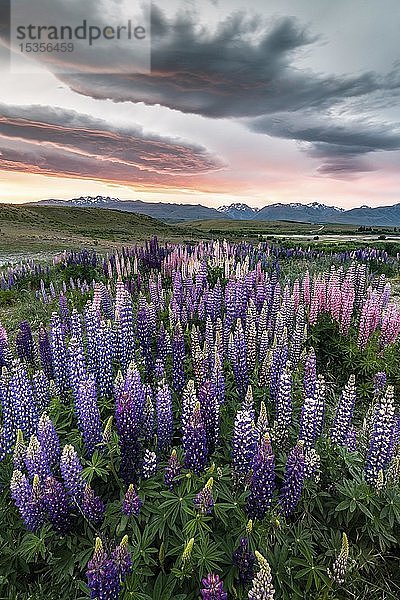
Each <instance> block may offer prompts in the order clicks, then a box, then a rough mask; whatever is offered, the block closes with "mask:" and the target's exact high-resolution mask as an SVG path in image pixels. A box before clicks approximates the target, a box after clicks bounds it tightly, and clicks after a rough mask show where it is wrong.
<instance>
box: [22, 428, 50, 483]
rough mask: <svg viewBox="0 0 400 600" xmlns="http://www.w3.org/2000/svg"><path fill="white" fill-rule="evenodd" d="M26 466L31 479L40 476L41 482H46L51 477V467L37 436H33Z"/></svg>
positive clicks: (27, 450)
mask: <svg viewBox="0 0 400 600" xmlns="http://www.w3.org/2000/svg"><path fill="white" fill-rule="evenodd" d="M25 466H26V470H27V471H28V475H29V477H30V478H31V479H33V477H34V476H35V475H38V476H39V478H40V480H44V479H45V478H46V477H47V475H50V465H49V462H48V460H47V455H46V453H45V452H44V451H43V449H42V446H41V444H40V442H39V440H38V439H37V437H36V436H35V435H31V439H30V440H29V445H28V448H27V449H26V453H25Z"/></svg>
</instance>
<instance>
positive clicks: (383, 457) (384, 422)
mask: <svg viewBox="0 0 400 600" xmlns="http://www.w3.org/2000/svg"><path fill="white" fill-rule="evenodd" d="M394 414H395V406H394V388H393V386H388V388H387V391H386V394H385V395H384V396H383V397H382V399H381V401H380V403H379V404H378V405H377V407H376V409H375V414H374V424H373V430H372V435H371V440H370V445H369V450H368V455H367V462H366V465H365V471H364V474H365V479H366V480H367V482H368V483H370V484H371V485H375V484H376V480H377V477H378V473H379V471H380V470H381V469H382V470H384V469H385V468H386V467H387V465H388V464H389V462H390V459H391V458H392V452H393V446H394V441H393V435H394V425H395V422H394Z"/></svg>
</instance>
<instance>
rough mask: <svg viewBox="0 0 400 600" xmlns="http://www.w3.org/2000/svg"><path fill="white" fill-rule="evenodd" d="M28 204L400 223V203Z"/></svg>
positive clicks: (178, 217) (157, 214) (181, 218)
mask: <svg viewBox="0 0 400 600" xmlns="http://www.w3.org/2000/svg"><path fill="white" fill-rule="evenodd" d="M29 206H58V207H79V208H86V207H90V208H102V209H112V210H119V211H124V212H129V213H140V214H142V215H147V216H150V217H154V218H155V219H158V220H159V221H163V222H164V223H184V222H186V221H204V220H207V221H209V220H212V219H215V220H219V219H221V218H222V219H229V220H231V219H234V220H241V221H243V220H246V221H247V220H249V221H294V222H296V223H316V224H324V223H333V224H335V223H337V224H349V225H365V226H391V227H399V226H400V203H399V204H394V205H392V206H381V207H378V208H371V207H369V206H361V207H360V208H352V209H350V210H344V209H343V208H337V207H335V206H327V205H325V204H321V203H319V202H310V203H308V204H302V203H300V202H291V203H290V204H283V203H281V202H279V203H275V204H268V205H267V206H264V207H263V208H253V207H251V206H248V205H247V204H241V203H233V204H230V205H228V206H221V207H219V208H217V209H216V208H210V207H208V206H203V205H202V204H178V203H171V202H143V201H142V200H119V199H118V198H110V197H109V196H81V197H80V198H73V199H72V200H56V199H49V200H40V201H39V202H35V203H30V204H29Z"/></svg>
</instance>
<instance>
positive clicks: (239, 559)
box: [232, 538, 256, 585]
mask: <svg viewBox="0 0 400 600" xmlns="http://www.w3.org/2000/svg"><path fill="white" fill-rule="evenodd" d="M232 562H233V564H234V565H235V567H237V569H238V572H239V581H240V583H241V584H242V585H247V584H248V583H250V581H252V579H253V576H254V563H255V562H256V557H255V554H254V552H252V551H251V550H250V548H249V540H248V538H241V540H240V546H239V548H237V549H236V550H235V552H234V553H233V556H232Z"/></svg>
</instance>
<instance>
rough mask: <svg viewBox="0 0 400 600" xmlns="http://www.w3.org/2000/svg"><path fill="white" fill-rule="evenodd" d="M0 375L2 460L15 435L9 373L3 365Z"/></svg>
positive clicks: (0, 456) (0, 450) (0, 451)
mask: <svg viewBox="0 0 400 600" xmlns="http://www.w3.org/2000/svg"><path fill="white" fill-rule="evenodd" d="M2 371H3V372H2V374H1V376H0V402H1V413H2V417H3V426H2V428H1V444H0V459H1V460H3V459H4V458H5V456H6V455H7V454H8V453H9V452H10V451H11V449H12V447H13V444H14V442H15V436H16V432H17V429H16V423H15V421H16V419H15V415H14V410H13V400H12V398H11V394H10V387H9V385H8V383H9V381H8V380H9V373H8V371H7V369H6V368H5V367H4V368H3V369H2Z"/></svg>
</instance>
